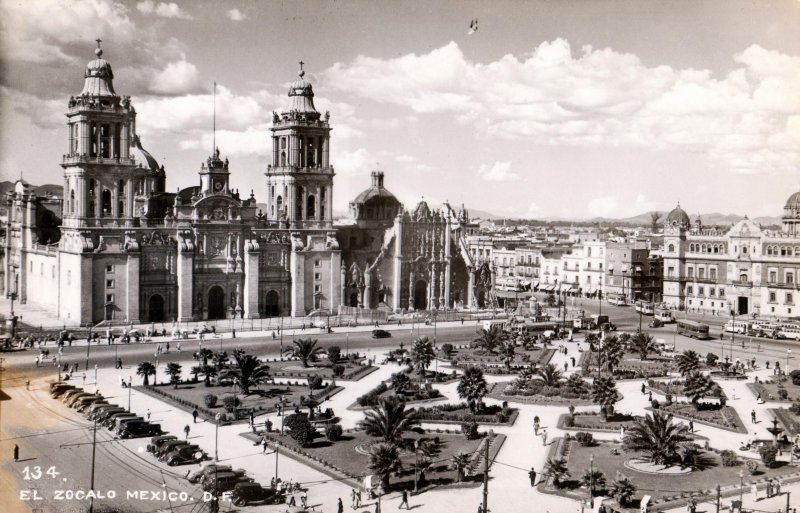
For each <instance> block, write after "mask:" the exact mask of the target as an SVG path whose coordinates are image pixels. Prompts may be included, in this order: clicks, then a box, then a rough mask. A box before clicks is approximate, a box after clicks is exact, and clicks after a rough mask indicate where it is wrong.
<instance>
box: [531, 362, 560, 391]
mask: <svg viewBox="0 0 800 513" xmlns="http://www.w3.org/2000/svg"><path fill="white" fill-rule="evenodd" d="M536 375H537V376H539V378H541V380H542V381H543V382H544V384H545V385H546V386H548V387H557V386H558V385H559V384H560V383H561V377H562V375H563V373H562V372H561V370H560V369H559V368H558V367H556V366H555V365H553V364H552V363H548V364H547V365H545V366H544V367H539V368H538V369H536Z"/></svg>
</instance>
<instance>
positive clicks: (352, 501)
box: [350, 488, 356, 509]
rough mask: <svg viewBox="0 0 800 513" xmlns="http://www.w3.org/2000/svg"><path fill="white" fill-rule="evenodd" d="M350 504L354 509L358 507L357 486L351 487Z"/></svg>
mask: <svg viewBox="0 0 800 513" xmlns="http://www.w3.org/2000/svg"><path fill="white" fill-rule="evenodd" d="M350 506H352V508H353V509H356V489H355V488H351V489H350Z"/></svg>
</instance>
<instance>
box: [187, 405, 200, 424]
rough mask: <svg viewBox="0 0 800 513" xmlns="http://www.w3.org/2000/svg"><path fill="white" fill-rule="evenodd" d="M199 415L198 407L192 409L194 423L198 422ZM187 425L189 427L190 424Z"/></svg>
mask: <svg viewBox="0 0 800 513" xmlns="http://www.w3.org/2000/svg"><path fill="white" fill-rule="evenodd" d="M197 415H198V413H197V408H195V409H194V410H192V420H193V421H194V422H193V423H194V424H197ZM186 427H189V426H186Z"/></svg>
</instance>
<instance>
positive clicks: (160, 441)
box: [147, 435, 178, 453]
mask: <svg viewBox="0 0 800 513" xmlns="http://www.w3.org/2000/svg"><path fill="white" fill-rule="evenodd" d="M177 439H178V437H177V436H175V435H160V436H154V437H153V438H151V439H150V443H149V444H147V452H153V453H154V452H156V451H157V450H158V448H159V447H161V446H162V445H164V444H165V443H167V442H173V441H175V440H177Z"/></svg>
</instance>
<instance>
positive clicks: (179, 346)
mask: <svg viewBox="0 0 800 513" xmlns="http://www.w3.org/2000/svg"><path fill="white" fill-rule="evenodd" d="M175 348H176V349H177V350H178V352H179V353H180V352H181V343H180V342H178V343H177V344H175Z"/></svg>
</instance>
